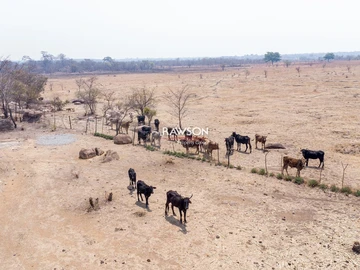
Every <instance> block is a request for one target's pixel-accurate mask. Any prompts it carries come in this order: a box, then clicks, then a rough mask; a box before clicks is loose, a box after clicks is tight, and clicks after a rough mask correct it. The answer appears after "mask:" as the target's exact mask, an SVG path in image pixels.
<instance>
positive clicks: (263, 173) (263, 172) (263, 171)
mask: <svg viewBox="0 0 360 270" xmlns="http://www.w3.org/2000/svg"><path fill="white" fill-rule="evenodd" d="M258 174H260V175H265V174H266V172H265V169H260V170H259V172H258Z"/></svg>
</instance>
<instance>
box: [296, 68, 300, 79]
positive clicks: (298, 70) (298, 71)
mask: <svg viewBox="0 0 360 270" xmlns="http://www.w3.org/2000/svg"><path fill="white" fill-rule="evenodd" d="M296 71H297V73H298V74H299V77H300V67H296Z"/></svg>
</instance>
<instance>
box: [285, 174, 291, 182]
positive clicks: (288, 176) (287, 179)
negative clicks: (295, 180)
mask: <svg viewBox="0 0 360 270" xmlns="http://www.w3.org/2000/svg"><path fill="white" fill-rule="evenodd" d="M284 179H285V181H291V180H292V178H291V176H290V175H287V176H285V178H284Z"/></svg>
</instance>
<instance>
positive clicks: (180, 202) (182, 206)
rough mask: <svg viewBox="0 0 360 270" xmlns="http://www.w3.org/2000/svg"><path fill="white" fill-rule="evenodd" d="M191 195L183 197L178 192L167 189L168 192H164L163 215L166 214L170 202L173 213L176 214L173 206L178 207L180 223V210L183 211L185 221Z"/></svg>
mask: <svg viewBox="0 0 360 270" xmlns="http://www.w3.org/2000/svg"><path fill="white" fill-rule="evenodd" d="M191 197H192V195H191V196H190V198H188V197H186V198H183V197H182V196H181V195H180V194H179V193H177V192H176V191H173V190H169V191H168V192H166V204H165V216H167V215H168V212H169V203H171V209H172V212H173V215H174V216H176V214H175V212H174V206H176V207H177V208H179V212H180V223H182V212H184V223H186V211H187V210H188V209H189V204H190V203H191V201H190V199H191Z"/></svg>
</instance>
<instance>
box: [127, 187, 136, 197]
mask: <svg viewBox="0 0 360 270" xmlns="http://www.w3.org/2000/svg"><path fill="white" fill-rule="evenodd" d="M127 189H128V190H129V194H130V195H133V193H134V191H135V188H134V187H133V186H131V185H128V187H127Z"/></svg>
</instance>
